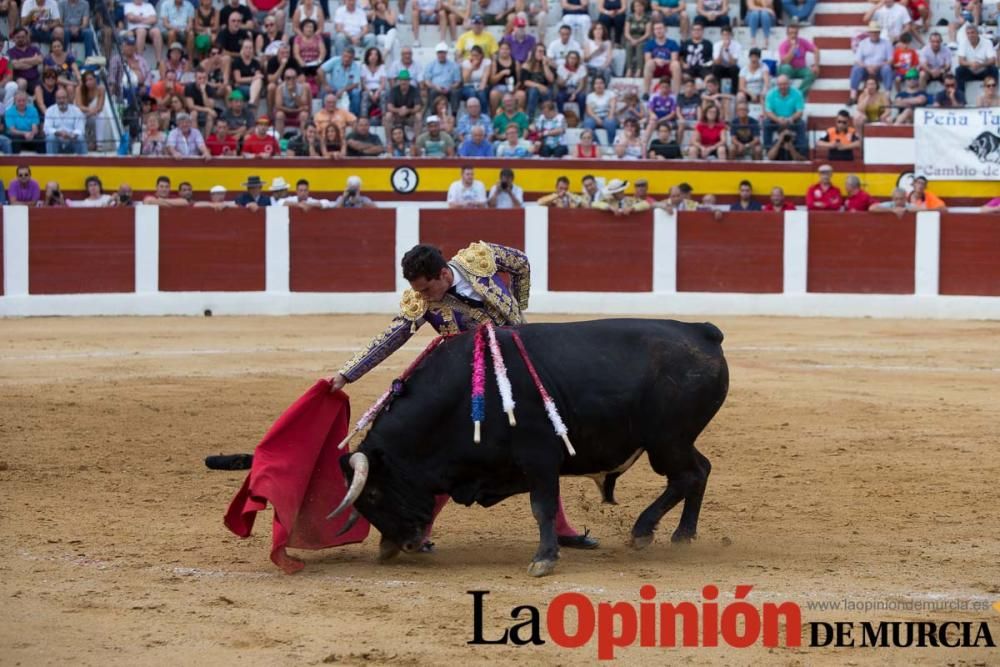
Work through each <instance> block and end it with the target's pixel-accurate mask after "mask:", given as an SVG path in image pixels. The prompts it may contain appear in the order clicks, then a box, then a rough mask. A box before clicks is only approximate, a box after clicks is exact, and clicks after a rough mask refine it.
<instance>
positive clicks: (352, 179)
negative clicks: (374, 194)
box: [347, 176, 361, 188]
mask: <svg viewBox="0 0 1000 667" xmlns="http://www.w3.org/2000/svg"><path fill="white" fill-rule="evenodd" d="M347 187H349V188H360V187H361V177H360V176H348V177H347Z"/></svg>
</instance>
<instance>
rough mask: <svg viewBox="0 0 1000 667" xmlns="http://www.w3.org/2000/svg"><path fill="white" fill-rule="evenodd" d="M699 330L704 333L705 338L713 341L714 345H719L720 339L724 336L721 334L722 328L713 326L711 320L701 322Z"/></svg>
mask: <svg viewBox="0 0 1000 667" xmlns="http://www.w3.org/2000/svg"><path fill="white" fill-rule="evenodd" d="M701 330H702V333H703V334H704V335H705V338H707V339H708V340H709V341H711V342H713V343H715V344H716V345H721V344H722V340H723V339H724V338H725V336H724V335H723V334H722V329H720V328H719V327H717V326H715V325H714V324H712V323H711V322H702V323H701Z"/></svg>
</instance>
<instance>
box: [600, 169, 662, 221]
mask: <svg viewBox="0 0 1000 667" xmlns="http://www.w3.org/2000/svg"><path fill="white" fill-rule="evenodd" d="M627 188H628V181H623V180H620V179H617V178H612V179H611V180H610V181H608V184H607V185H606V186H605V187H604V194H602V195H601V197H600V198H599V199H598V200H597V201H596V202H594V205H593V208H596V209H598V210H600V211H611V212H612V213H614V214H615V215H616V216H618V215H629V214H631V213H638V212H640V211H648V210H649V208H650V206H649V203H648V202H647V201H645V200H644V199H638V198H636V197H633V196H631V195H626V194H625V190H626V189H627Z"/></svg>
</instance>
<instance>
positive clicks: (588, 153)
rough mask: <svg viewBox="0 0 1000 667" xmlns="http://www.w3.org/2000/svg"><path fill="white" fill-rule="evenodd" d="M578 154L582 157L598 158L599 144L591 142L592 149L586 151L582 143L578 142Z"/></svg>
mask: <svg viewBox="0 0 1000 667" xmlns="http://www.w3.org/2000/svg"><path fill="white" fill-rule="evenodd" d="M576 156H577V157H582V158H596V157H597V144H591V145H590V150H589V151H586V152H584V150H583V145H582V144H577V145H576Z"/></svg>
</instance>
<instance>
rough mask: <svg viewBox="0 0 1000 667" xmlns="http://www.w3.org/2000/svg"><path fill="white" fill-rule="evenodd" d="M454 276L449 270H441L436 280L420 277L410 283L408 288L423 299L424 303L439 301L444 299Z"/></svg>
mask: <svg viewBox="0 0 1000 667" xmlns="http://www.w3.org/2000/svg"><path fill="white" fill-rule="evenodd" d="M453 279H454V276H453V275H452V273H451V269H449V268H444V269H441V273H440V274H439V275H438V277H437V278H433V279H428V278H424V277H423V276H420V277H418V278H414V279H413V280H411V281H410V287H411V288H412V289H413V291H414V292H416V293H417V294H419V295H420V296H422V297H423V298H424V301H427V302H433V301H440V300H441V299H443V298H444V295H445V292H447V291H448V289H449V288H450V287H451V283H452V280H453Z"/></svg>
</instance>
